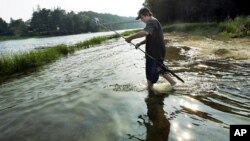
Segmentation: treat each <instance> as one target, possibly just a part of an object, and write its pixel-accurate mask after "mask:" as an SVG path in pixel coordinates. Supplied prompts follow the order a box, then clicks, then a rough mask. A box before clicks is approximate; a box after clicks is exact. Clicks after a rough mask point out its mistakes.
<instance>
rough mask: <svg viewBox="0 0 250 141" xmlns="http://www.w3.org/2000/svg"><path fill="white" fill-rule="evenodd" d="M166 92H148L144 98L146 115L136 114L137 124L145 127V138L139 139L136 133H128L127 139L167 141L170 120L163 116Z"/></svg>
mask: <svg viewBox="0 0 250 141" xmlns="http://www.w3.org/2000/svg"><path fill="white" fill-rule="evenodd" d="M167 96H168V95H167V94H163V95H155V94H154V93H152V92H149V93H148V96H147V97H146V98H145V103H146V105H147V115H139V116H138V124H139V125H140V126H143V127H145V128H146V139H145V140H144V139H140V137H136V135H131V134H128V136H129V139H136V140H139V141H167V140H168V136H169V132H170V122H169V120H168V119H167V118H166V116H165V113H166V112H165V111H164V108H163V107H164V103H163V101H164V99H165V97H167Z"/></svg>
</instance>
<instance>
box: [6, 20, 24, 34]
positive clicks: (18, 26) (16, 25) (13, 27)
mask: <svg viewBox="0 0 250 141" xmlns="http://www.w3.org/2000/svg"><path fill="white" fill-rule="evenodd" d="M9 29H10V33H11V34H12V35H16V36H22V35H25V34H26V33H27V29H28V26H27V25H26V24H25V22H24V21H23V20H22V19H18V20H13V19H11V20H10V24H9Z"/></svg>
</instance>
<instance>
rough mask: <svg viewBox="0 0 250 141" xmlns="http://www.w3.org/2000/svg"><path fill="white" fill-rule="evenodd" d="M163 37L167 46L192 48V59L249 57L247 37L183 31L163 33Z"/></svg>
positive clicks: (240, 58)
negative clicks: (203, 34)
mask: <svg viewBox="0 0 250 141" xmlns="http://www.w3.org/2000/svg"><path fill="white" fill-rule="evenodd" d="M164 38H165V41H166V42H167V43H168V44H167V46H170V47H171V46H181V47H187V48H189V49H192V51H191V54H190V55H191V56H192V58H193V59H201V60H209V59H235V60H246V59H250V52H249V47H250V38H249V37H244V38H213V37H207V36H200V35H193V34H185V33H165V34H164ZM173 42H174V44H173ZM189 53H190V52H189Z"/></svg>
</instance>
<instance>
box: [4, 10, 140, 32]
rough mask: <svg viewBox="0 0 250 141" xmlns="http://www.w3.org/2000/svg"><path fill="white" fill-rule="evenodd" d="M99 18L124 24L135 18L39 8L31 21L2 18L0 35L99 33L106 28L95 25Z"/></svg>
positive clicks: (117, 26)
mask: <svg viewBox="0 0 250 141" xmlns="http://www.w3.org/2000/svg"><path fill="white" fill-rule="evenodd" d="M95 17H97V18H99V19H100V21H101V22H103V23H107V22H122V21H132V20H134V18H133V17H121V16H118V15H112V14H101V13H96V12H92V11H88V12H79V13H75V12H72V11H71V12H66V11H65V10H63V9H60V8H56V9H53V10H51V9H46V8H42V9H41V8H40V7H39V6H38V8H37V10H36V11H33V14H32V17H31V19H29V20H28V21H23V20H22V19H17V20H14V19H11V20H10V23H7V22H6V21H4V20H3V19H2V18H1V17H0V35H15V36H47V35H49V36H50V35H68V34H79V33H87V32H98V31H102V30H104V28H102V27H100V26H98V25H97V24H95V21H94V20H93V19H94V18H95ZM108 26H110V27H111V28H113V29H128V28H138V27H142V23H138V22H134V23H129V24H122V23H120V24H109V25H108Z"/></svg>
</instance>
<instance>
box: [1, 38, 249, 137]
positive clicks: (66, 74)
mask: <svg viewBox="0 0 250 141" xmlns="http://www.w3.org/2000/svg"><path fill="white" fill-rule="evenodd" d="M139 40H140V39H139ZM137 41H138V40H137ZM211 43H212V42H211ZM141 48H144V47H141ZM194 51H195V49H193V48H192V47H188V46H180V45H174V44H171V45H169V47H168V48H167V52H168V54H167V58H166V61H165V63H166V64H168V66H169V68H171V69H172V70H173V71H175V72H176V74H177V75H179V76H180V77H181V78H182V79H184V81H185V83H182V82H180V81H178V80H176V79H175V80H176V81H178V84H177V86H176V87H175V88H174V90H173V91H169V92H166V93H164V94H157V95H155V94H151V93H149V92H148V91H147V90H146V79H145V58H144V54H143V53H142V52H140V51H139V50H136V49H134V48H133V46H130V45H128V44H126V43H125V42H124V41H123V40H122V39H115V40H109V41H107V42H105V43H103V44H101V45H97V46H94V47H92V48H88V49H83V50H80V51H77V52H75V53H74V54H72V55H69V56H67V57H62V58H60V59H59V60H57V61H56V62H54V63H51V64H49V65H46V66H44V67H42V68H41V69H39V71H37V72H33V73H30V74H27V75H23V76H20V77H19V78H17V79H14V80H9V81H8V82H5V83H4V84H1V85H0V140H3V141H45V140H46V141H56V140H60V141H143V140H147V141H167V140H169V141H201V140H202V141H228V140H229V126H230V125H231V124H250V108H249V107H250V61H249V60H234V59H206V60H201V59H195V58H193V57H192V52H194ZM165 82H166V81H165V80H164V79H163V78H160V80H159V82H158V83H160V84H164V83H165Z"/></svg>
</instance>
